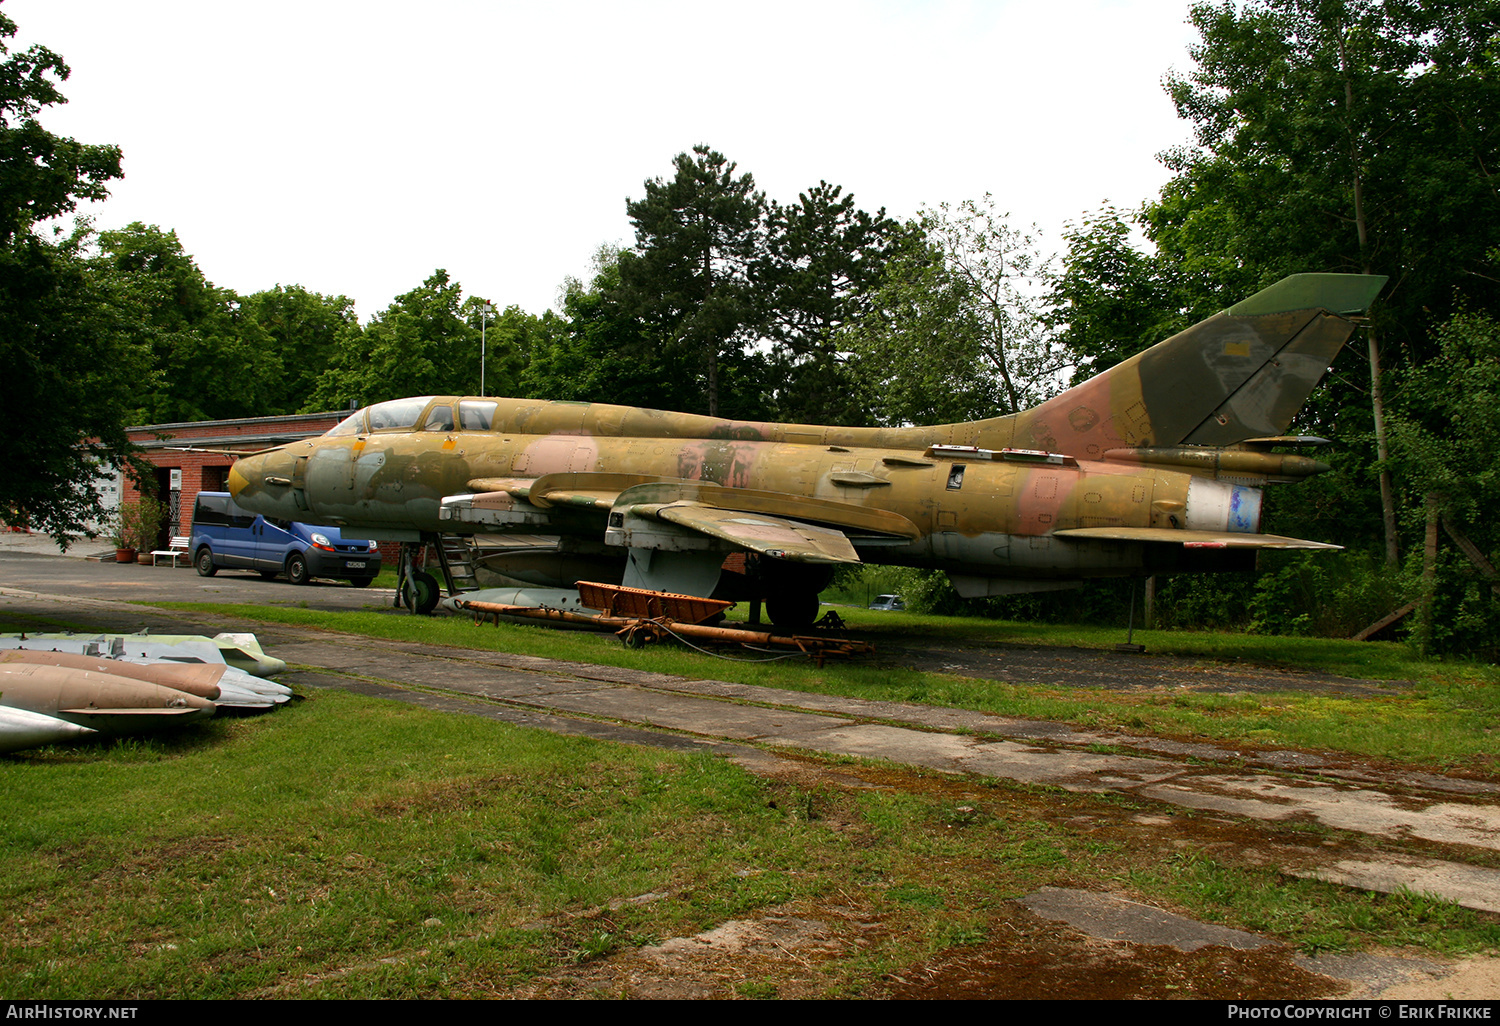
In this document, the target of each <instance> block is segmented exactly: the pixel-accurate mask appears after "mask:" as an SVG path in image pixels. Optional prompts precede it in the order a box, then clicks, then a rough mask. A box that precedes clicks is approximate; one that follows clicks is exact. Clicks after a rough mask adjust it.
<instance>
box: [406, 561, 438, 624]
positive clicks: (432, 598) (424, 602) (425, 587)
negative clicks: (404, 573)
mask: <svg viewBox="0 0 1500 1026" xmlns="http://www.w3.org/2000/svg"><path fill="white" fill-rule="evenodd" d="M440 598H442V591H441V590H440V589H439V588H438V582H437V578H436V577H434V576H432V575H431V574H429V573H428V572H427V571H425V570H417V571H415V572H413V573H412V575H411V577H410V579H409V580H408V581H407V585H406V604H407V606H408V607H409V608H410V609H411V611H412V612H413V613H416V614H418V615H419V616H426V615H427V614H428V613H430V612H432V611H433V610H434V609H436V608H437V604H438V599H440Z"/></svg>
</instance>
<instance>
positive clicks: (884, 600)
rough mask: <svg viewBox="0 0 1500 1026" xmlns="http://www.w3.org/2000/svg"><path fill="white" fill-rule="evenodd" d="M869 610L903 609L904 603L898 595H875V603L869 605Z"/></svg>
mask: <svg viewBox="0 0 1500 1026" xmlns="http://www.w3.org/2000/svg"><path fill="white" fill-rule="evenodd" d="M870 608H871V609H884V610H887V611H890V610H893V609H905V608H906V603H905V602H903V601H902V600H901V596H900V595H876V596H875V601H874V602H871V603H870Z"/></svg>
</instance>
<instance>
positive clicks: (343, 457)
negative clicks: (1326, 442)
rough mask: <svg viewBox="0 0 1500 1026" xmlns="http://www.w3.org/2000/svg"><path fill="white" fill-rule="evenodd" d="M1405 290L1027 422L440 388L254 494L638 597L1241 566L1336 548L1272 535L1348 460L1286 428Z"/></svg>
mask: <svg viewBox="0 0 1500 1026" xmlns="http://www.w3.org/2000/svg"><path fill="white" fill-rule="evenodd" d="M1384 281H1385V279H1384V278H1380V277H1374V276H1365V275H1331V274H1309V275H1294V276H1292V277H1291V278H1287V279H1284V280H1283V281H1281V282H1279V283H1277V284H1276V285H1273V286H1271V287H1270V288H1268V289H1266V290H1264V291H1263V292H1261V293H1258V294H1257V295H1256V296H1253V297H1251V298H1250V299H1248V300H1245V301H1244V302H1242V303H1239V304H1237V305H1236V306H1234V307H1231V308H1230V309H1228V310H1226V311H1223V312H1222V313H1219V314H1217V315H1215V316H1214V317H1212V318H1209V319H1208V320H1206V321H1203V322H1201V323H1199V324H1197V325H1195V326H1193V327H1192V328H1189V329H1187V330H1186V331H1184V332H1181V333H1179V334H1178V335H1175V336H1173V337H1172V338H1169V339H1167V340H1166V341H1164V342H1161V343H1159V344H1158V345H1156V346H1154V347H1152V348H1151V349H1148V350H1146V351H1145V352H1143V353H1141V354H1139V355H1137V356H1135V357H1133V358H1131V359H1129V360H1126V361H1124V362H1123V363H1121V364H1119V365H1117V366H1115V367H1113V368H1110V369H1109V370H1107V371H1105V372H1104V373H1102V374H1100V375H1098V376H1097V377H1095V378H1092V379H1090V380H1089V381H1086V382H1084V383H1083V384H1080V385H1078V386H1076V387H1074V388H1072V389H1069V390H1068V391H1066V392H1064V393H1062V394H1061V395H1058V396H1056V397H1055V398H1053V399H1051V400H1049V401H1047V402H1045V403H1043V404H1042V405H1040V406H1037V407H1036V408H1034V409H1031V410H1027V411H1025V412H1023V413H1019V414H1016V415H1013V416H1005V417H995V418H991V419H988V420H981V421H974V422H968V423H961V424H943V425H937V426H931V427H901V428H859V427H831V426H822V425H810V424H768V423H748V422H738V421H727V420H720V419H715V418H709V417H703V416H697V415H692V414H682V413H667V412H663V411H659V410H649V409H638V408H631V407H622V406H611V405H605V404H601V403H592V404H590V403H568V402H545V401H539V400H527V399H481V398H474V397H467V398H460V397H451V396H439V397H423V398H419V399H408V400H395V401H393V402H390V403H382V404H378V405H376V406H373V407H369V408H367V409H365V410H360V411H359V412H357V413H355V414H354V415H352V416H351V417H350V418H349V419H347V420H346V421H345V422H344V423H343V424H341V425H339V426H338V427H336V428H334V429H333V430H332V431H330V432H328V433H327V434H325V435H323V436H320V437H318V438H314V439H308V440H305V441H302V442H295V443H291V444H288V445H284V446H280V447H278V448H276V449H271V450H267V451H265V452H262V453H258V454H255V455H253V456H250V457H247V458H245V459H242V460H241V461H239V463H237V464H236V465H235V467H234V469H233V470H232V471H231V474H230V489H231V491H232V492H233V493H234V496H235V500H236V501H237V502H238V503H240V504H241V505H242V506H244V507H245V508H247V509H250V510H254V511H256V512H259V513H263V514H265V515H266V516H278V517H284V518H287V519H299V520H313V521H316V522H320V523H330V524H337V525H340V526H341V527H345V528H355V529H357V530H358V531H360V532H362V533H367V534H370V535H371V536H374V537H378V538H385V539H388V540H406V541H418V540H431V539H432V538H433V537H434V536H436V535H437V534H440V533H445V534H506V533H513V534H520V535H524V536H526V537H528V538H530V539H532V541H531V542H530V543H529V544H530V547H531V549H532V550H533V551H534V550H535V548H536V543H535V539H536V538H537V537H538V536H540V537H541V538H543V539H561V542H560V543H558V544H559V545H560V549H561V550H562V551H568V552H570V553H572V555H573V558H574V562H573V564H570V565H573V566H577V565H580V564H581V565H583V566H587V565H588V562H589V559H590V557H591V556H597V557H601V558H603V557H606V556H607V554H608V553H609V551H611V550H612V551H613V553H615V554H616V555H615V557H614V559H615V561H616V565H618V561H619V559H620V554H624V553H627V552H628V554H629V558H628V559H627V560H626V561H625V566H626V570H625V574H624V577H625V581H624V583H626V584H629V585H635V586H645V587H662V586H665V585H668V584H670V585H672V587H670V588H667V589H666V590H678V591H688V592H690V593H692V594H708V593H709V591H710V590H712V589H714V588H715V587H720V588H721V590H722V586H721V584H720V583H719V581H718V577H719V570H720V564H721V563H723V561H724V555H725V554H726V553H734V552H746V553H750V554H752V555H751V562H752V563H753V564H755V565H758V566H759V568H760V579H761V581H762V585H763V586H762V588H761V590H762V591H767V592H769V591H774V590H775V587H776V580H775V579H780V580H781V581H782V582H783V585H784V586H786V587H799V588H802V589H803V590H804V591H805V590H807V589H808V588H812V589H813V594H815V593H816V589H817V588H819V587H821V586H822V585H821V583H819V582H820V580H821V581H822V582H824V583H826V575H827V570H828V569H829V568H831V567H832V565H834V564H838V563H852V562H859V561H866V562H876V563H890V564H900V565H910V566H922V567H935V568H938V569H942V570H945V571H947V572H948V573H949V575H950V576H951V577H952V578H953V580H954V583H955V586H956V587H957V588H958V590H959V592H960V594H964V595H967V596H971V597H972V596H980V595H989V594H1003V593H1008V592H1014V591H1032V590H1043V589H1048V588H1055V587H1069V586H1074V585H1076V583H1078V582H1080V581H1082V580H1083V579H1086V578H1089V577H1098V576H1128V575H1141V574H1147V573H1157V572H1172V571H1198V570H1219V569H1240V568H1243V567H1245V566H1247V565H1253V553H1254V550H1255V549H1257V548H1331V547H1334V546H1324V545H1321V544H1319V543H1316V542H1303V541H1298V540H1296V539H1286V538H1277V537H1274V536H1269V535H1261V534H1258V533H1257V531H1258V528H1259V521H1260V507H1261V492H1260V488H1261V487H1262V486H1264V485H1266V484H1268V483H1275V482H1290V481H1298V480H1301V479H1303V478H1305V477H1307V476H1310V475H1312V474H1316V473H1320V472H1322V471H1323V470H1326V469H1327V467H1326V465H1325V464H1322V463H1320V462H1318V461H1316V460H1313V459H1309V458H1307V457H1303V456H1296V455H1285V454H1281V453H1276V452H1273V451H1271V449H1272V448H1273V447H1274V446H1277V445H1285V444H1288V443H1291V442H1295V441H1297V440H1295V439H1287V438H1284V437H1282V432H1284V431H1286V430H1287V427H1288V425H1289V424H1290V422H1291V419H1292V417H1293V416H1294V415H1295V413H1296V411H1297V410H1298V409H1299V408H1300V407H1301V405H1302V404H1303V402H1304V401H1305V400H1306V398H1307V396H1308V394H1309V393H1310V392H1311V391H1312V389H1313V388H1314V387H1315V386H1316V384H1317V383H1318V381H1319V380H1320V379H1321V378H1322V376H1323V374H1324V372H1325V371H1326V370H1327V368H1328V366H1329V364H1330V363H1331V362H1332V360H1333V358H1334V356H1335V355H1336V354H1337V352H1338V350H1339V349H1340V348H1341V347H1342V345H1343V344H1344V342H1345V341H1346V340H1347V339H1348V338H1349V336H1350V335H1351V334H1352V332H1353V330H1354V328H1355V323H1354V322H1353V321H1352V320H1350V319H1349V316H1348V315H1353V314H1359V313H1362V312H1363V311H1364V310H1365V309H1367V308H1368V306H1369V304H1370V302H1372V301H1373V299H1374V298H1375V296H1376V294H1377V293H1378V292H1379V289H1380V287H1381V286H1382V285H1383V284H1384ZM526 547H527V546H526V545H525V544H521V545H518V549H519V548H526ZM662 554H672V555H670V556H664V555H662ZM663 561H665V562H666V563H670V564H672V567H673V568H672V569H671V570H670V571H662V572H656V571H654V570H653V569H652V568H653V567H654V566H656V565H657V564H658V563H661V562H663ZM1247 561H1248V562H1247ZM605 562H607V560H605ZM689 564H691V566H692V567H693V568H694V569H691V570H689V569H687V568H688V566H689ZM815 568H821V571H822V576H821V578H820V576H819V573H818V572H815ZM615 573H616V577H618V576H619V574H618V570H616V571H615ZM564 576H574V574H573V573H568V574H565V575H564ZM575 579H576V577H575ZM694 589H696V590H694ZM814 608H815V607H814ZM773 616H774V611H773Z"/></svg>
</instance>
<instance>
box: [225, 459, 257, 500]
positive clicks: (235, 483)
mask: <svg viewBox="0 0 1500 1026" xmlns="http://www.w3.org/2000/svg"><path fill="white" fill-rule="evenodd" d="M258 458H259V457H256V456H251V457H248V459H249V460H251V461H253V460H256V459H258ZM245 462H246V460H243V459H242V460H239V461H238V462H236V463H235V464H234V465H233V466H231V467H230V468H229V494H230V495H233V496H234V497H235V498H239V494H240V493H241V492H243V491H244V490H245V485H246V484H248V483H249V481H248V479H247V478H246V477H245V474H244V472H243V471H242V470H241V469H240V467H241V466H242V465H243V464H244V463H245Z"/></svg>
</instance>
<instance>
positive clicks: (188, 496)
mask: <svg viewBox="0 0 1500 1026" xmlns="http://www.w3.org/2000/svg"><path fill="white" fill-rule="evenodd" d="M348 415H349V411H348V410H342V411H339V412H337V413H295V414H290V415H288V416H284V417H246V418H243V419H241V420H201V421H195V422H191V423H185V424H144V425H142V426H140V427H132V428H127V429H126V430H127V432H128V433H129V435H130V440H131V441H132V442H134V443H135V444H136V445H138V446H140V447H141V449H143V450H144V452H145V456H146V458H147V459H148V460H150V461H151V464H152V465H153V466H154V467H156V492H157V495H158V496H159V497H160V498H161V500H162V501H163V502H165V503H166V504H167V508H168V509H169V511H170V515H169V516H168V517H167V523H166V524H165V525H164V526H163V527H162V533H161V536H160V537H159V538H158V539H157V547H158V548H164V547H165V546H166V544H167V542H168V540H169V538H170V536H171V535H174V534H190V533H192V522H193V503H194V501H195V500H196V499H197V497H198V493H199V492H222V491H225V490H226V489H225V485H226V483H227V481H228V479H229V468H230V466H231V465H233V463H234V456H232V455H227V454H222V453H217V452H193V451H185V450H192V449H210V450H212V449H221V450H230V451H239V452H252V451H254V450H256V449H265V448H268V447H270V446H273V445H280V444H282V443H283V442H293V441H296V440H297V439H299V438H308V437H311V436H313V435H321V434H322V433H323V432H325V431H327V430H328V429H329V428H331V427H333V426H334V425H336V424H337V423H338V422H339V421H340V420H342V419H343V418H345V417H347V416H348ZM120 484H121V487H120V492H121V500H122V501H123V502H127V503H128V502H131V501H132V500H135V499H138V498H140V490H139V489H137V488H136V487H135V484H134V482H132V481H131V480H130V479H129V478H126V479H125V480H123V481H122V482H121V483H120Z"/></svg>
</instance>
